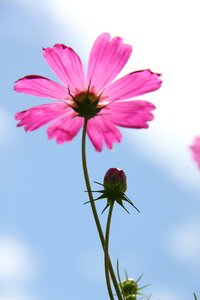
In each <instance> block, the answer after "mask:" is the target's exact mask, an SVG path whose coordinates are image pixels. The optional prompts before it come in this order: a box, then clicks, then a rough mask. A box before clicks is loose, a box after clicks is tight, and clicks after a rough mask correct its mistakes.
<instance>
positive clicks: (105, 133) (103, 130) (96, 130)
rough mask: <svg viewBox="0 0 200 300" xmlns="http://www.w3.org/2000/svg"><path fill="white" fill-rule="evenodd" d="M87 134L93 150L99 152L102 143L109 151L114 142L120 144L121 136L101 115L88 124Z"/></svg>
mask: <svg viewBox="0 0 200 300" xmlns="http://www.w3.org/2000/svg"><path fill="white" fill-rule="evenodd" d="M87 134H88V136H89V138H90V140H91V142H92V144H93V145H94V147H95V149H96V150H97V151H98V152H100V151H101V150H102V148H103V142H105V144H106V146H107V147H108V148H109V149H112V145H113V143H114V142H118V143H119V142H120V141H121V138H122V135H121V133H120V131H119V130H118V129H117V128H116V127H115V126H114V124H113V123H112V122H110V120H109V119H108V118H107V117H105V116H102V115H98V116H96V117H94V118H92V119H90V120H89V122H88V127H87Z"/></svg>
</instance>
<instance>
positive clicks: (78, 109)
mask: <svg viewBox="0 0 200 300" xmlns="http://www.w3.org/2000/svg"><path fill="white" fill-rule="evenodd" d="M131 52H132V47H131V46H130V45H127V44H124V43H123V40H122V39H121V38H120V37H115V38H112V39H111V37H110V35H109V34H108V33H103V34H101V35H100V36H99V37H98V38H97V40H96V41H95V43H94V45H93V47H92V49H91V52H90V56H89V63H88V71H87V76H86V77H85V76H84V70H83V66H82V62H81V60H80V58H79V56H78V55H77V54H76V53H75V52H74V51H73V49H71V48H70V47H68V46H65V45H62V44H56V45H54V46H53V47H52V48H46V49H43V55H44V58H45V60H46V62H47V64H48V65H49V66H50V67H51V68H52V70H53V71H54V72H55V73H56V75H57V76H58V77H59V79H60V80H61V81H62V82H63V84H64V85H61V84H59V83H56V82H55V81H52V80H50V79H48V78H45V77H42V76H38V75H29V76H26V77H23V78H21V79H19V80H18V81H17V82H16V84H15V86H14V89H15V91H17V92H22V93H25V94H31V95H35V96H39V97H49V98H52V99H55V100H57V101H56V102H54V103H49V104H43V105H40V106H35V107H33V108H30V109H27V110H25V111H22V112H19V113H17V114H16V116H15V118H16V120H19V123H18V124H17V126H24V128H25V130H26V131H33V130H35V129H38V128H39V127H41V126H43V125H45V124H47V123H48V122H52V123H51V124H50V126H49V127H48V129H47V134H48V137H49V138H50V139H53V138H55V139H56V140H57V143H58V144H61V143H63V142H67V141H71V140H72V139H73V138H74V137H75V136H76V134H77V133H78V132H79V130H80V128H81V127H82V125H83V122H84V118H87V119H88V126H87V134H88V136H89V138H90V140H91V142H92V144H93V145H94V147H95V149H96V150H97V151H101V150H102V148H103V143H105V144H106V146H107V147H108V148H109V149H111V148H112V145H113V143H114V142H120V141H121V137H122V135H121V133H120V131H119V130H118V129H117V127H116V126H121V127H128V128H148V124H147V122H148V121H151V120H153V115H152V113H151V111H152V110H154V109H155V106H154V105H153V104H152V103H150V102H147V101H144V100H132V99H131V100H130V98H132V97H135V96H139V95H142V94H145V93H149V92H152V91H155V90H157V89H159V88H160V86H161V80H160V79H159V76H160V74H156V73H153V72H152V71H150V70H141V71H136V72H132V73H130V74H127V75H126V76H124V77H122V78H120V79H118V80H116V81H114V82H113V80H114V79H115V77H116V76H117V75H118V74H119V72H120V71H121V70H122V68H123V67H124V65H125V64H126V62H127V61H128V59H129V57H130V55H131ZM127 99H129V100H127Z"/></svg>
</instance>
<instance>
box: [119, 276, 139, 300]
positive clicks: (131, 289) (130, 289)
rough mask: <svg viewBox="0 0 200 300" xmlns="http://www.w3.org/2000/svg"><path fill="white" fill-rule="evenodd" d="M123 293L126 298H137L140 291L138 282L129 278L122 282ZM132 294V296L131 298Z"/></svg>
mask: <svg viewBox="0 0 200 300" xmlns="http://www.w3.org/2000/svg"><path fill="white" fill-rule="evenodd" d="M121 289H122V293H123V295H124V296H125V297H127V298H126V299H130V300H131V299H136V295H137V292H138V286H137V282H136V281H134V280H133V279H127V280H125V281H124V282H122V283H121ZM131 296H132V298H131ZM134 297H135V298H134Z"/></svg>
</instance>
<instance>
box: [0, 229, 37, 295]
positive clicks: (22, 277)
mask: <svg viewBox="0 0 200 300" xmlns="http://www.w3.org/2000/svg"><path fill="white" fill-rule="evenodd" d="M37 266H38V265H37V260H36V257H35V255H34V254H33V252H32V251H31V249H30V247H28V246H27V245H26V244H25V243H24V242H23V241H22V240H21V239H19V238H17V237H14V236H8V235H6V234H1V235H0V287H1V289H0V300H32V298H31V297H30V296H29V295H28V294H27V293H26V284H27V283H28V282H29V281H30V280H31V279H32V278H33V277H34V276H35V275H36V267H37Z"/></svg>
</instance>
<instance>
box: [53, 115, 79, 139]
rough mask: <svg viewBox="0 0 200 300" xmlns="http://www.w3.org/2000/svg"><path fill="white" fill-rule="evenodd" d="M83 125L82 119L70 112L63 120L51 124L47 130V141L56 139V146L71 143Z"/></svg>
mask: <svg viewBox="0 0 200 300" xmlns="http://www.w3.org/2000/svg"><path fill="white" fill-rule="evenodd" d="M82 125H83V118H81V117H78V116H75V114H74V112H73V111H71V112H69V114H68V115H67V116H65V117H63V118H60V119H58V120H56V121H55V122H53V123H52V125H51V126H49V128H48V129H47V134H48V137H49V139H54V138H55V139H56V140H57V143H58V144H62V143H64V142H69V141H71V140H72V139H73V138H74V137H75V136H76V135H77V133H78V132H79V130H80V128H81V127H82Z"/></svg>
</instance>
